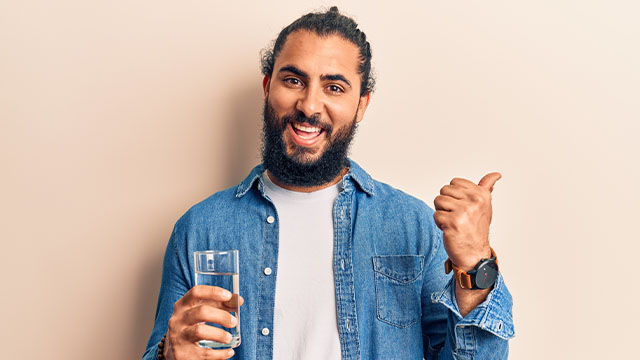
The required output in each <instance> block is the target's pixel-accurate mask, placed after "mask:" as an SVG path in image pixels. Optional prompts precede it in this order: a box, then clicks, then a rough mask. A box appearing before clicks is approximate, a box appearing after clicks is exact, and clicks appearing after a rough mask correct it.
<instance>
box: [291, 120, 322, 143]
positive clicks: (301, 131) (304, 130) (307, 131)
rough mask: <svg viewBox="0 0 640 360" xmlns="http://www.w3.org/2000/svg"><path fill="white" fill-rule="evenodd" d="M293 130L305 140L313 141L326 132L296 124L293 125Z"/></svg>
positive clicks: (318, 128)
mask: <svg viewBox="0 0 640 360" xmlns="http://www.w3.org/2000/svg"><path fill="white" fill-rule="evenodd" d="M291 128H292V130H293V132H294V133H295V134H296V135H298V136H299V137H300V138H302V139H303V140H313V139H315V138H317V137H318V136H320V134H322V133H323V132H324V130H323V129H322V128H320V127H317V126H310V125H306V124H300V123H296V122H292V123H291Z"/></svg>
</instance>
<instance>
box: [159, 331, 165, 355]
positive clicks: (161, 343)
mask: <svg viewBox="0 0 640 360" xmlns="http://www.w3.org/2000/svg"><path fill="white" fill-rule="evenodd" d="M166 339H167V333H164V335H162V340H160V342H159V343H158V360H164V342H165V340H166Z"/></svg>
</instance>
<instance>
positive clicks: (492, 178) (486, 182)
mask: <svg viewBox="0 0 640 360" xmlns="http://www.w3.org/2000/svg"><path fill="white" fill-rule="evenodd" d="M501 177H502V174H500V173H499V172H492V173H489V174H487V175H485V176H484V177H483V178H482V179H480V182H479V183H478V186H480V187H482V188H485V189H488V190H489V192H491V191H493V185H494V184H495V183H496V181H498V180H500V178H501Z"/></svg>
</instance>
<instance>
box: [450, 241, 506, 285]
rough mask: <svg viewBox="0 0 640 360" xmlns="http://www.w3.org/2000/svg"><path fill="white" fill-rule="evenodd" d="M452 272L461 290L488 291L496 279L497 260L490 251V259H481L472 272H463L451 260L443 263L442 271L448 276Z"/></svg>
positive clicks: (494, 254)
mask: <svg viewBox="0 0 640 360" xmlns="http://www.w3.org/2000/svg"><path fill="white" fill-rule="evenodd" d="M451 270H453V276H454V277H455V278H456V281H457V282H458V283H459V284H460V287H461V288H463V289H472V290H482V289H488V288H490V287H491V286H493V284H494V283H495V282H496V279H497V278H498V258H497V257H496V252H495V251H493V249H491V258H489V259H481V260H480V261H479V262H478V263H477V264H476V266H475V267H474V268H473V270H469V271H466V272H465V271H464V270H462V269H460V268H459V267H457V266H456V264H454V263H453V262H452V261H451V259H447V261H445V263H444V271H445V272H446V273H447V274H448V273H450V272H451Z"/></svg>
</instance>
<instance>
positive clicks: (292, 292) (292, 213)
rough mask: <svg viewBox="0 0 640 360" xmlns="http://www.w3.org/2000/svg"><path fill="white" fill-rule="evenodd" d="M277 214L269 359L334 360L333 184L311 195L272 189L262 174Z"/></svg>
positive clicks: (337, 355)
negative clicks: (275, 262)
mask: <svg viewBox="0 0 640 360" xmlns="http://www.w3.org/2000/svg"><path fill="white" fill-rule="evenodd" d="M262 179H263V181H264V184H265V194H266V195H267V196H268V197H269V198H270V199H271V201H273V203H274V204H275V207H276V211H277V213H278V225H279V227H278V230H279V237H278V242H279V244H278V269H277V279H276V296H275V313H274V324H273V358H274V359H278V360H289V359H291V360H316V359H317V360H332V359H335V360H339V359H341V356H340V338H339V335H338V320H337V315H336V293H335V283H334V279H333V203H334V201H335V199H336V197H337V196H338V192H339V183H338V184H336V185H334V186H330V187H328V188H325V189H322V190H318V191H314V192H311V193H303V192H296V191H291V190H286V189H283V188H281V187H279V186H277V185H275V184H274V183H273V182H272V181H271V180H270V179H269V176H267V173H266V171H265V173H264V174H263V175H262Z"/></svg>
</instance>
